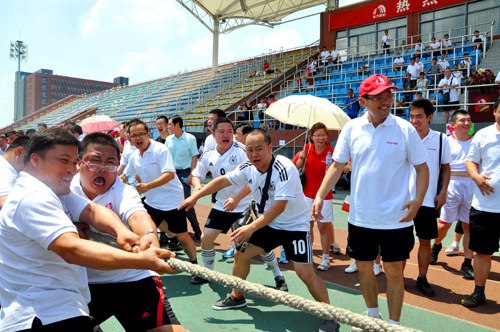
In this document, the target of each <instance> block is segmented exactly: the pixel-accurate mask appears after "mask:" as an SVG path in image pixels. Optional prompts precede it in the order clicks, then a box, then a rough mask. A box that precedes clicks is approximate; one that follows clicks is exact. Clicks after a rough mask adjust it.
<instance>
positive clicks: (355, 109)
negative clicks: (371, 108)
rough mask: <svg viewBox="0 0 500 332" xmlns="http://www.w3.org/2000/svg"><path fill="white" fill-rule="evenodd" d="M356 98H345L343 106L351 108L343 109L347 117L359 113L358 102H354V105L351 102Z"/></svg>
mask: <svg viewBox="0 0 500 332" xmlns="http://www.w3.org/2000/svg"><path fill="white" fill-rule="evenodd" d="M356 98H357V97H355V96H354V95H353V96H352V97H347V98H346V100H345V103H344V105H347V104H352V105H351V106H349V107H346V108H345V112H346V113H347V115H357V114H358V113H359V101H356V102H354V103H353V102H352V101H353V100H354V99H356Z"/></svg>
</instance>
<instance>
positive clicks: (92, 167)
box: [81, 159, 118, 173]
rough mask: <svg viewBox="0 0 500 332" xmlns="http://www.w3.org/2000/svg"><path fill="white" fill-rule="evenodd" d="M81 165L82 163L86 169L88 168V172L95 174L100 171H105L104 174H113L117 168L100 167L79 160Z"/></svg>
mask: <svg viewBox="0 0 500 332" xmlns="http://www.w3.org/2000/svg"><path fill="white" fill-rule="evenodd" d="M81 161H82V163H84V164H85V165H87V167H88V168H89V170H90V171H92V172H96V171H98V170H100V169H103V170H105V171H106V172H109V173H113V172H116V170H117V169H118V166H102V165H96V164H87V163H86V162H85V160H83V159H81Z"/></svg>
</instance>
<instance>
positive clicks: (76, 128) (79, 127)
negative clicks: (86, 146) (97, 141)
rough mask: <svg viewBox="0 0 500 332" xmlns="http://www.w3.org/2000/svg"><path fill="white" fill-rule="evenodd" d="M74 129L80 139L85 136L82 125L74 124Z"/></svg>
mask: <svg viewBox="0 0 500 332" xmlns="http://www.w3.org/2000/svg"><path fill="white" fill-rule="evenodd" d="M73 129H74V130H75V132H76V133H77V134H78V139H79V140H80V141H81V140H82V139H83V138H84V137H85V136H84V135H83V130H82V127H81V126H79V125H74V126H73Z"/></svg>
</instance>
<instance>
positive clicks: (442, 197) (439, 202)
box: [435, 164, 451, 210]
mask: <svg viewBox="0 0 500 332" xmlns="http://www.w3.org/2000/svg"><path fill="white" fill-rule="evenodd" d="M441 167H442V169H443V172H442V173H441V176H442V185H443V186H442V188H441V192H439V193H438V195H437V196H436V199H435V203H436V210H439V209H440V208H442V207H443V205H444V203H446V195H447V194H448V184H449V183H450V176H451V168H450V164H442V165H441Z"/></svg>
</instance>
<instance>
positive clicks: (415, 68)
mask: <svg viewBox="0 0 500 332" xmlns="http://www.w3.org/2000/svg"><path fill="white" fill-rule="evenodd" d="M408 74H410V76H411V77H410V79H412V80H414V81H416V80H418V78H419V77H420V65H417V64H416V63H415V58H411V59H410V64H409V65H408V67H407V68H406V76H408Z"/></svg>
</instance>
